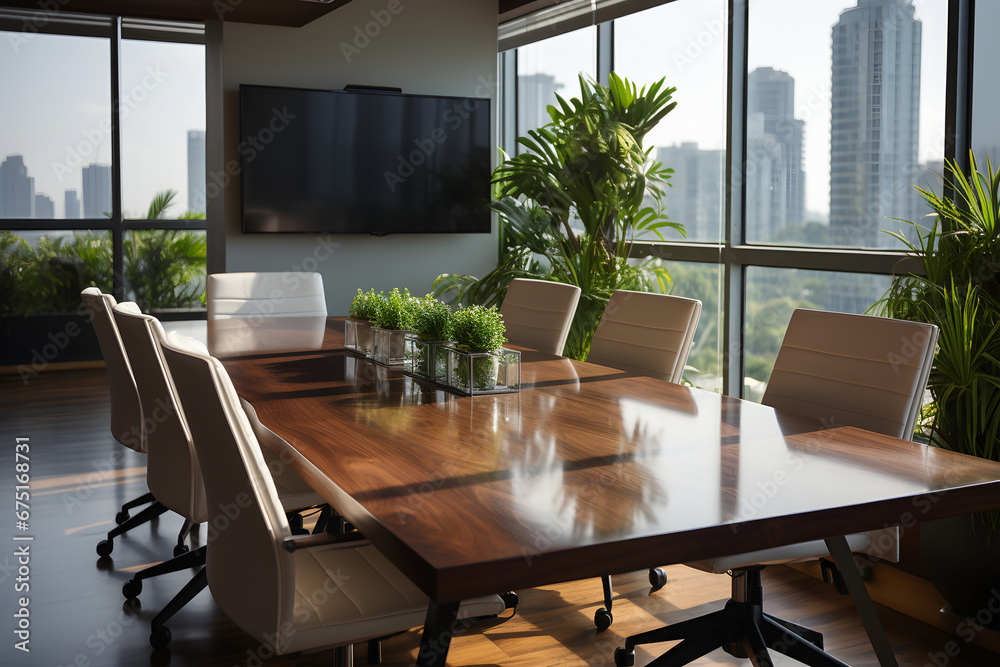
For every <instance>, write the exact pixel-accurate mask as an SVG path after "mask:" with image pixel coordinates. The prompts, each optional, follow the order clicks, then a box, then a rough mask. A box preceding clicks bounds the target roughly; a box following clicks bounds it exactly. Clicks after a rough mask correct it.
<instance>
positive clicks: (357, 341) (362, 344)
mask: <svg viewBox="0 0 1000 667" xmlns="http://www.w3.org/2000/svg"><path fill="white" fill-rule="evenodd" d="M373 329H374V327H372V323H371V322H369V321H368V320H356V319H354V318H353V317H348V318H347V319H346V320H344V347H345V348H347V349H348V350H350V351H352V352H357V353H358V354H363V355H365V356H366V357H371V356H372V354H373V353H374V350H375V339H374V336H373V334H372V330H373Z"/></svg>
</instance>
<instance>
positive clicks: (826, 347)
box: [762, 309, 938, 439]
mask: <svg viewBox="0 0 1000 667" xmlns="http://www.w3.org/2000/svg"><path fill="white" fill-rule="evenodd" d="M937 336H938V328H937V327H936V326H934V325H933V324H922V323H919V322H906V321H903V320H893V319H889V318H885V317H872V316H869V315H849V314H844V313H828V312H823V311H818V310H803V309H799V310H796V311H795V312H793V313H792V318H791V321H790V322H789V323H788V330H787V331H786V332H785V338H784V340H783V341H782V343H781V349H780V350H779V351H778V358H777V360H776V361H775V362H774V371H773V372H772V373H771V378H770V379H769V380H768V383H767V388H766V389H765V390H764V398H763V400H762V403H764V405H770V406H771V407H773V408H777V409H779V410H786V411H788V412H794V413H797V414H801V415H805V416H807V417H813V418H815V419H817V420H819V421H820V423H822V424H823V425H825V426H827V427H835V426H857V427H858V428H863V429H867V430H869V431H875V432H877V433H884V434H886V435H891V436H894V437H896V438H904V439H909V438H911V437H912V435H913V427H914V424H915V423H916V420H917V415H918V413H919V411H920V403H921V398H922V396H923V392H924V387H925V386H926V385H927V376H928V375H929V374H930V370H931V365H932V363H933V361H934V346H935V344H936V343H937Z"/></svg>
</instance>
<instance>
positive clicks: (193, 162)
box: [187, 130, 205, 213]
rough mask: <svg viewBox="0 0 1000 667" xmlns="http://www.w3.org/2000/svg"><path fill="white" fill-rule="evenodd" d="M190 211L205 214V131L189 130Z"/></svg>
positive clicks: (188, 174)
mask: <svg viewBox="0 0 1000 667" xmlns="http://www.w3.org/2000/svg"><path fill="white" fill-rule="evenodd" d="M187 151H188V152H187V158H188V173H187V176H188V210H189V211H197V212H199V213H204V212H205V130H188V146H187Z"/></svg>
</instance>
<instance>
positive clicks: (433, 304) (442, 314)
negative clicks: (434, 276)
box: [405, 296, 452, 382]
mask: <svg viewBox="0 0 1000 667" xmlns="http://www.w3.org/2000/svg"><path fill="white" fill-rule="evenodd" d="M451 317H452V315H451V307H450V306H449V305H448V304H446V303H444V302H443V301H438V300H437V299H435V298H434V297H432V296H426V297H424V298H422V299H418V300H417V301H416V303H415V306H414V309H413V321H412V329H413V333H410V334H406V352H405V357H406V361H405V370H407V371H408V372H410V373H411V374H413V375H416V376H417V377H421V378H424V379H426V380H431V381H434V382H443V381H444V380H445V378H446V376H447V372H448V358H447V355H446V354H445V353H444V352H443V351H442V350H443V349H444V348H445V347H446V346H447V345H449V343H450V341H451Z"/></svg>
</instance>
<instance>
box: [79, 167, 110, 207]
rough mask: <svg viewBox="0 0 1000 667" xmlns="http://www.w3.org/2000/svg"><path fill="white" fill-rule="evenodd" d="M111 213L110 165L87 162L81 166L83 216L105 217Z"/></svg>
mask: <svg viewBox="0 0 1000 667" xmlns="http://www.w3.org/2000/svg"><path fill="white" fill-rule="evenodd" d="M110 213H111V167H110V166H109V165H106V164H88V165H87V166H86V167H84V168H83V217H85V218H105V217H107V215H106V214H110Z"/></svg>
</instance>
